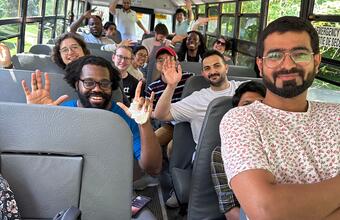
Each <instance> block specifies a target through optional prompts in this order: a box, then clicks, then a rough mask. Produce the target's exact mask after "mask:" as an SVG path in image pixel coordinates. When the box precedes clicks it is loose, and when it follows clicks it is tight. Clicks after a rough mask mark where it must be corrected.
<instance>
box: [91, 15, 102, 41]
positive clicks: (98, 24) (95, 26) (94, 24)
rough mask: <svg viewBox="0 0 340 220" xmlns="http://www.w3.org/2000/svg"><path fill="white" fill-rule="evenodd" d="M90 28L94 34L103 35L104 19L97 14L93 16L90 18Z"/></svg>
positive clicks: (96, 35)
mask: <svg viewBox="0 0 340 220" xmlns="http://www.w3.org/2000/svg"><path fill="white" fill-rule="evenodd" d="M89 28H90V32H91V34H93V36H95V37H100V36H101V35H102V31H103V25H102V21H101V20H100V19H99V18H97V17H96V16H92V17H91V18H90V19H89Z"/></svg>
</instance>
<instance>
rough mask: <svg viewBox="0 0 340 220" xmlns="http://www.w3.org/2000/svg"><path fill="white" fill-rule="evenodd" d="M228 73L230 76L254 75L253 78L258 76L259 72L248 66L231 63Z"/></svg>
mask: <svg viewBox="0 0 340 220" xmlns="http://www.w3.org/2000/svg"><path fill="white" fill-rule="evenodd" d="M228 75H229V76H241V77H253V78H256V77H257V74H256V72H255V71H254V70H253V69H250V68H248V67H246V66H235V65H229V70H228Z"/></svg>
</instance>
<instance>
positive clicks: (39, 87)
mask: <svg viewBox="0 0 340 220" xmlns="http://www.w3.org/2000/svg"><path fill="white" fill-rule="evenodd" d="M21 85H22V88H23V90H24V92H25V96H26V102H27V104H42V105H60V104H61V103H62V102H64V101H65V100H66V99H67V98H68V96H67V95H63V96H60V97H59V98H58V99H57V100H55V101H53V100H52V97H51V94H50V85H51V84H50V80H49V77H48V73H45V86H44V85H43V81H42V72H41V71H40V70H36V71H35V72H34V73H32V75H31V88H32V91H30V89H29V88H28V86H27V84H26V82H25V80H22V81H21Z"/></svg>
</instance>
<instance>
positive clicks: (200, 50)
mask: <svg viewBox="0 0 340 220" xmlns="http://www.w3.org/2000/svg"><path fill="white" fill-rule="evenodd" d="M191 33H195V34H197V35H198V37H199V40H200V45H199V46H198V50H197V56H200V57H202V56H203V54H204V53H205V51H206V46H205V38H204V36H203V35H202V34H201V32H198V31H189V32H188V36H189V34H191ZM187 39H188V37H186V38H184V39H183V41H182V44H181V47H180V49H179V51H178V53H177V55H178V61H183V60H184V59H185V55H186V54H187V52H188V48H187Z"/></svg>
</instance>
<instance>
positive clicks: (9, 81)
mask: <svg viewBox="0 0 340 220" xmlns="http://www.w3.org/2000/svg"><path fill="white" fill-rule="evenodd" d="M31 73H32V71H30V70H17V69H0V82H3V86H1V87H0V101H1V102H18V103H26V98H25V93H24V91H23V89H22V86H21V81H22V80H25V81H26V83H27V84H28V86H30V82H31ZM49 78H50V82H51V96H52V99H53V100H56V99H57V98H58V97H60V96H62V95H68V97H69V99H77V98H78V95H77V93H76V92H75V90H74V89H73V88H72V87H71V86H69V85H68V84H67V83H66V81H65V80H64V75H63V74H58V73H49ZM112 100H114V101H116V102H122V101H123V92H122V91H121V89H119V88H118V89H116V90H114V91H113V93H112Z"/></svg>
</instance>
